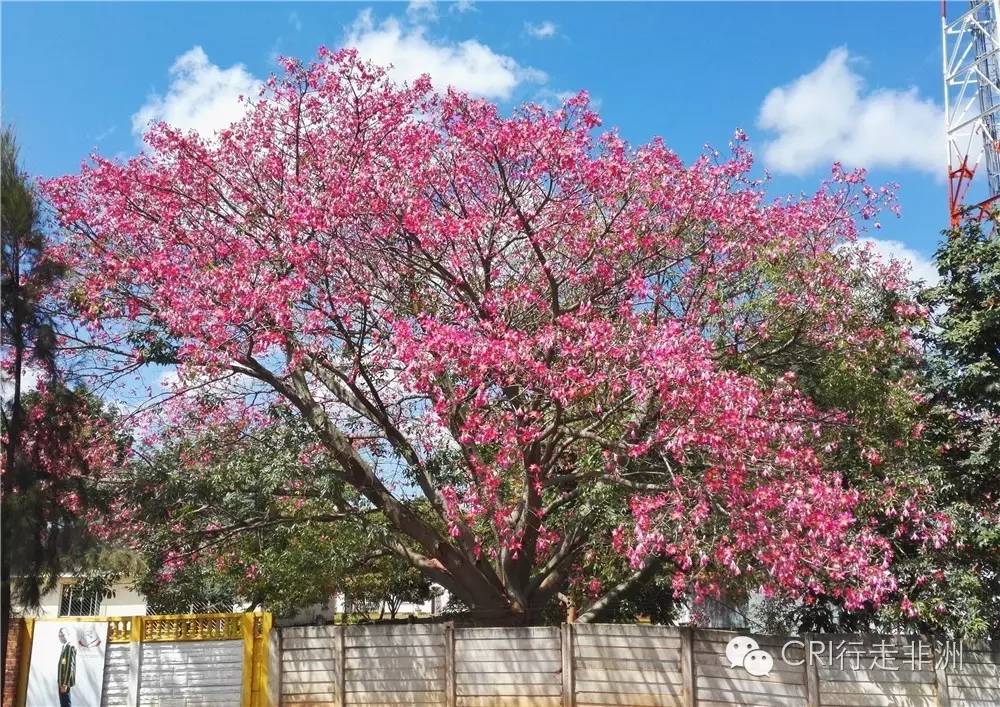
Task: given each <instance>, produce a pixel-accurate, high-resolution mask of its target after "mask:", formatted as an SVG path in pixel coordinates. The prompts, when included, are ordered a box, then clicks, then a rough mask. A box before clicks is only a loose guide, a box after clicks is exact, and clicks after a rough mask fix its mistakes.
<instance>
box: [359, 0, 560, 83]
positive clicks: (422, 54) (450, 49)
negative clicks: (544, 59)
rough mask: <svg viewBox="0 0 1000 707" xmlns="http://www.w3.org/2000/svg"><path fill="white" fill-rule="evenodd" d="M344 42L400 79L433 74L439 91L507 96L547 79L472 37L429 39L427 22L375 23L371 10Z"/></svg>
mask: <svg viewBox="0 0 1000 707" xmlns="http://www.w3.org/2000/svg"><path fill="white" fill-rule="evenodd" d="M344 44H345V45H346V46H349V47H355V48H357V50H358V52H359V53H360V54H361V56H362V57H363V58H365V59H369V60H371V61H373V62H375V63H376V64H381V65H383V66H384V65H387V64H392V69H391V75H392V77H393V78H394V79H396V80H400V81H412V80H413V79H415V78H417V77H418V76H420V75H421V74H425V73H426V74H430V76H431V78H432V79H433V81H434V86H435V88H437V89H439V90H443V89H444V88H445V87H446V86H454V87H455V88H458V89H460V90H462V91H466V92H468V93H471V94H474V95H477V96H482V97H484V98H494V99H497V98H498V99H506V98H509V97H510V95H511V93H512V92H513V90H514V88H516V87H517V86H518V85H519V84H521V83H522V82H525V81H533V82H538V83H542V82H544V81H545V80H546V76H545V74H544V73H543V72H541V71H538V70H537V69H532V68H529V67H523V66H520V65H519V64H518V63H517V62H516V61H515V60H514V59H513V58H511V57H509V56H505V55H502V54H497V53H496V52H494V51H493V50H492V49H490V48H489V47H488V46H486V45H485V44H480V43H479V42H477V41H476V40H474V39H467V40H465V41H462V42H457V43H452V42H447V41H443V40H434V39H430V38H428V37H427V36H426V27H425V26H423V25H420V24H416V25H414V26H411V27H403V26H402V25H401V24H400V22H399V21H398V20H397V19H396V18H394V17H389V18H388V19H386V20H385V21H383V22H381V23H380V24H378V25H376V24H375V22H374V20H373V18H372V13H371V10H364V11H362V12H361V13H360V14H359V15H358V17H357V19H356V20H355V21H354V24H353V25H352V26H351V27H350V29H349V30H348V33H347V38H346V39H345V41H344Z"/></svg>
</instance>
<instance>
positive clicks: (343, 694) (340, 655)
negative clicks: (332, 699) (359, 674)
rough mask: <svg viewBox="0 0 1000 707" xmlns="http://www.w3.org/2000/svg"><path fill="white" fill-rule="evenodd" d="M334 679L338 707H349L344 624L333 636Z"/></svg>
mask: <svg viewBox="0 0 1000 707" xmlns="http://www.w3.org/2000/svg"><path fill="white" fill-rule="evenodd" d="M333 654H334V657H335V661H334V679H335V680H336V683H337V684H336V690H337V694H336V705H337V707H345V706H346V705H347V651H346V650H345V649H344V624H339V625H338V626H337V630H336V632H335V633H334V634H333Z"/></svg>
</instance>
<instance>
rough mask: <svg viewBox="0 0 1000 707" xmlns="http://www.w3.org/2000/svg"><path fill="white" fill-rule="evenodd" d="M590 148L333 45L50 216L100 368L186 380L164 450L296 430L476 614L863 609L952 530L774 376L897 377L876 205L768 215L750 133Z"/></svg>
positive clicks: (522, 113)
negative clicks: (871, 251) (855, 475)
mask: <svg viewBox="0 0 1000 707" xmlns="http://www.w3.org/2000/svg"><path fill="white" fill-rule="evenodd" d="M598 126H599V119H598V117H597V116H596V115H595V113H593V112H592V111H591V109H590V108H589V106H588V101H587V98H586V96H585V95H584V94H581V95H579V96H577V97H576V98H573V99H571V100H569V101H568V102H567V103H566V104H565V105H564V106H563V107H562V108H561V109H558V110H553V111H549V110H545V109H543V108H541V107H538V106H526V107H523V108H521V109H519V110H518V111H516V112H515V113H514V114H513V115H511V116H509V117H505V116H503V115H501V113H500V112H499V110H498V108H497V107H496V106H495V105H493V104H491V103H489V102H486V101H482V100H476V99H472V98H470V97H467V96H465V95H463V94H461V93H457V92H448V93H446V94H438V93H435V92H434V91H433V90H432V89H431V86H430V82H429V80H428V79H426V78H423V79H420V80H417V81H415V82H414V83H413V84H412V85H403V86H400V85H396V84H393V83H392V82H390V81H389V80H388V79H387V78H386V74H385V72H384V71H383V70H382V69H380V68H378V67H376V66H372V65H370V64H366V63H363V62H361V61H359V60H358V58H357V57H356V55H355V54H354V53H353V52H351V51H341V52H338V53H330V52H326V51H325V50H321V52H320V55H319V58H318V60H317V61H316V62H315V63H312V64H309V65H305V64H300V63H298V62H296V61H291V60H289V61H288V62H287V63H286V73H285V75H284V77H283V78H280V79H272V80H271V82H270V83H269V85H268V86H267V87H266V88H265V90H264V92H263V94H262V96H261V97H260V99H259V100H258V101H256V102H255V103H252V104H251V105H249V106H248V111H247V113H246V115H245V117H244V118H243V119H241V120H240V121H239V122H237V123H235V124H233V125H232V126H231V127H230V128H228V129H226V130H223V131H221V132H220V133H218V134H217V135H215V136H212V137H211V138H206V137H203V136H198V135H196V134H193V133H191V134H184V133H182V132H179V131H177V130H175V129H172V128H170V127H169V126H167V125H162V124H161V125H156V126H153V127H152V128H151V129H150V131H149V132H148V133H147V137H146V141H147V143H148V147H147V149H146V151H145V152H144V153H143V154H141V155H139V156H137V157H134V158H132V159H130V160H128V161H125V162H116V161H112V160H107V159H103V158H100V157H95V158H94V161H93V162H92V163H91V164H88V165H85V166H84V167H83V168H82V170H81V172H80V173H79V174H78V175H73V176H67V177H63V178H59V179H55V180H52V181H51V182H48V183H47V184H46V187H45V188H46V192H47V195H48V196H49V198H50V199H51V200H52V202H53V204H54V205H55V207H56V209H57V211H58V213H59V218H60V220H61V223H62V225H63V227H64V229H65V232H66V240H65V243H64V250H63V252H64V255H65V258H66V260H67V262H68V263H69V265H71V266H72V268H73V269H74V271H75V273H76V280H75V281H74V290H73V292H72V298H73V301H74V302H75V303H76V304H77V306H79V307H80V309H81V311H82V312H84V314H85V315H86V316H87V317H88V319H89V322H90V327H91V336H92V337H93V341H95V342H99V344H100V346H102V347H103V348H104V349H105V350H106V351H108V352H112V353H116V354H120V355H122V356H123V357H125V359H127V361H128V362H129V364H130V365H136V364H139V363H145V362H156V363H171V364H178V365H179V366H180V367H181V368H180V370H181V374H180V379H181V381H182V382H183V383H182V386H181V387H182V388H185V390H184V391H183V392H179V393H178V395H177V396H175V398H174V400H173V402H172V405H171V406H169V408H168V409H167V410H166V412H165V414H166V415H167V421H168V423H169V422H171V421H172V422H175V423H176V422H180V421H183V422H184V424H185V425H196V424H205V425H209V426H211V425H228V426H233V425H235V426H236V427H238V428H242V429H253V428H254V427H255V426H258V425H265V424H268V415H267V414H266V410H268V409H275V408H281V409H282V410H283V411H284V412H286V413H287V412H288V411H291V412H292V413H294V414H295V415H297V416H298V417H299V418H300V419H301V420H302V421H303V422H304V423H305V424H306V425H307V426H308V429H309V430H310V434H311V436H312V442H311V443H310V444H309V445H306V446H304V447H303V449H302V459H303V460H304V461H306V462H308V460H309V459H310V458H313V457H316V458H319V457H322V458H323V459H325V460H332V463H331V464H330V465H329V467H327V468H328V469H329V474H331V475H334V476H335V477H336V478H337V479H339V480H341V481H342V482H344V484H346V485H347V486H348V487H350V488H351V489H352V490H353V495H352V496H350V497H349V498H350V499H352V500H343V499H342V500H341V501H340V502H339V503H340V506H339V509H338V510H339V512H342V513H345V514H351V513H355V514H371V513H375V514H377V515H378V516H379V518H380V521H379V522H384V523H385V524H386V525H387V526H388V527H389V528H390V530H391V532H390V534H389V536H388V538H387V539H386V544H387V546H388V547H389V548H390V549H391V550H392V551H393V552H395V553H396V554H398V555H399V556H400V557H403V558H405V559H406V560H407V561H409V562H410V563H412V564H413V566H415V567H417V568H419V569H420V570H421V571H422V572H423V573H424V574H425V575H426V576H427V577H429V578H431V579H433V580H434V581H437V582H439V583H441V584H442V585H444V586H445V587H446V588H447V589H449V590H450V591H451V592H452V593H453V594H454V595H455V596H456V597H458V598H459V599H460V600H462V601H463V602H464V603H465V604H466V605H468V606H469V607H471V608H474V609H476V610H478V611H479V612H481V614H482V615H483V616H491V617H495V618H497V619H503V618H506V619H516V617H518V616H526V617H528V618H529V619H530V617H531V616H532V615H534V614H535V613H537V612H539V611H540V610H541V609H543V608H544V607H546V606H548V605H550V604H551V603H552V602H553V601H554V599H555V597H556V596H557V595H558V594H559V593H561V592H564V591H566V590H567V588H569V587H584V588H585V590H586V591H585V594H586V596H587V597H588V601H590V602H592V603H591V605H590V606H589V607H581V608H583V609H584V611H583V617H584V618H585V619H586V618H593V617H595V616H598V615H599V613H600V611H601V609H602V608H604V607H606V606H608V605H609V603H611V602H613V601H614V600H615V598H616V597H617V596H619V595H621V593H623V592H625V591H627V590H628V589H629V587H631V586H633V585H634V584H635V583H637V582H641V581H643V580H644V579H646V578H648V577H649V576H650V575H651V574H652V573H654V572H666V573H668V575H669V576H670V577H672V582H673V586H674V588H675V589H676V591H677V592H678V593H682V592H688V591H694V592H695V593H698V594H701V595H704V594H706V593H717V592H718V591H720V590H721V588H722V587H724V586H725V585H726V583H727V580H730V579H732V578H734V577H740V578H741V581H744V582H748V583H751V584H753V585H755V586H760V587H763V588H764V590H765V591H766V592H781V593H787V594H789V595H791V596H796V597H804V598H807V599H808V598H809V597H817V596H828V597H835V598H837V599H838V600H839V601H841V602H842V603H843V605H844V606H845V607H847V608H848V609H851V608H859V607H862V606H874V605H877V604H878V603H879V602H881V601H883V600H884V599H885V598H886V596H888V595H889V594H890V593H892V592H893V591H894V590H895V580H894V578H893V574H892V571H891V561H892V547H891V542H890V538H891V537H892V536H893V533H899V532H907V533H913V534H915V535H919V536H920V537H933V538H935V541H937V542H941V541H942V540H941V537H942V533H943V531H942V529H941V528H940V527H939V526H938V525H935V523H934V522H933V519H931V518H928V517H924V516H923V515H922V514H921V513H919V512H916V511H914V512H912V513H911V512H907V513H905V514H901V513H897V512H896V511H895V510H893V509H896V508H898V507H899V506H900V505H902V504H904V503H906V502H907V498H905V493H902V492H901V493H900V495H899V496H898V498H897V500H896V501H892V502H886V501H885V497H883V496H882V495H878V494H873V493H872V489H873V488H875V489H877V490H878V493H879V494H883V493H885V491H886V487H887V484H888V483H889V482H888V480H887V479H886V478H884V477H883V476H882V475H881V472H880V471H879V469H880V466H879V460H878V456H879V455H878V452H877V451H876V450H874V449H869V450H867V451H866V452H865V454H866V455H867V457H866V458H865V460H864V464H863V466H864V468H865V469H867V470H868V476H867V477H864V478H861V479H847V478H846V477H845V476H844V475H843V473H842V472H843V469H841V468H839V467H838V466H837V460H838V458H839V457H838V454H839V453H840V452H842V451H843V450H844V449H845V446H844V445H845V444H848V443H849V439H851V434H852V432H851V431H852V429H854V426H855V422H856V420H855V416H854V415H852V411H851V410H842V409H833V408H831V407H829V406H824V405H819V404H817V402H816V401H815V400H813V399H812V398H811V396H810V394H809V391H807V390H804V389H803V388H802V387H800V385H799V382H798V378H797V374H796V372H795V370H794V366H792V365H791V364H790V363H789V362H790V361H796V360H800V361H801V360H811V358H810V357H822V356H827V357H829V356H836V357H838V359H840V360H844V361H848V362H850V361H861V362H865V363H863V365H867V362H870V361H872V360H873V359H877V358H879V357H886V356H893V355H905V352H906V350H907V347H908V345H909V344H908V342H907V339H906V337H905V336H904V333H903V332H904V328H903V327H902V326H901V324H900V322H901V321H903V320H905V319H906V318H907V317H911V316H915V315H916V310H915V309H914V308H913V307H912V306H911V305H909V304H908V303H907V302H906V300H905V298H904V297H903V294H902V288H903V283H904V279H903V278H902V277H901V276H900V274H899V272H898V271H897V270H896V269H894V268H885V267H882V266H879V265H877V264H876V263H875V262H873V260H872V259H871V258H870V257H869V256H868V255H867V254H866V253H865V252H864V251H863V250H860V249H858V248H854V247H851V246H850V243H851V242H852V241H854V240H855V239H856V231H857V228H858V223H859V222H860V221H861V220H864V219H872V218H873V217H874V216H875V214H876V212H877V211H878V210H879V209H880V208H882V207H884V206H891V202H892V194H891V192H890V191H889V190H887V189H884V188H883V189H873V188H871V187H869V186H867V185H866V184H865V183H864V180H863V175H861V174H860V173H844V172H842V171H840V170H839V169H835V171H834V177H833V179H832V180H831V181H830V182H829V183H827V184H824V185H823V186H822V187H821V188H820V189H819V191H817V192H816V193H815V194H814V195H812V196H809V197H802V198H797V199H788V200H783V201H773V202H772V201H768V200H767V199H766V197H765V195H764V191H763V184H762V182H761V181H759V180H755V179H754V178H752V177H751V176H750V175H751V169H752V157H751V155H750V153H749V151H748V150H747V149H746V148H745V147H744V146H743V139H744V138H743V137H742V135H738V136H737V140H736V142H735V143H734V145H733V149H732V154H731V156H730V157H729V158H727V159H722V158H720V157H719V156H718V155H715V154H706V155H704V156H703V157H701V158H699V159H697V160H696V161H695V162H694V163H693V164H690V165H685V164H684V162H682V160H681V159H680V158H679V157H678V156H677V155H676V154H674V153H673V152H671V151H670V150H669V149H667V148H666V147H665V146H664V145H663V144H662V143H661V142H659V141H653V142H651V143H649V144H647V145H643V146H641V147H638V148H632V147H630V146H628V145H626V143H625V142H624V141H623V140H622V139H621V138H619V137H618V136H617V135H616V134H615V133H614V132H605V133H601V134H598V133H597V127H598ZM845 246H846V247H845ZM887 302H888V303H889V304H888V305H885V303H887ZM893 303H894V304H893ZM883 305H885V306H883ZM893 306H895V309H893ZM886 307H888V309H886ZM887 312H888V315H887ZM192 413H194V414H192ZM168 426H169V425H168ZM151 443H153V444H155V440H152V441H151ZM190 463H191V465H192V468H193V467H195V466H197V464H198V460H197V459H196V458H194V459H191V460H190ZM294 483H295V480H294V479H290V480H289V484H294ZM345 498H348V497H346V496H345ZM887 511H888V512H887ZM609 553H610V554H611V555H613V556H614V557H616V558H617V559H618V561H620V562H621V563H622V565H623V567H624V566H626V565H627V567H628V569H627V571H626V573H625V576H624V579H623V581H621V582H620V583H617V584H616V585H615V586H613V587H607V586H601V583H600V582H598V581H591V580H593V577H592V576H591V575H590V574H589V573H588V572H589V567H588V565H589V563H591V562H592V561H594V560H595V558H597V557H598V556H602V557H605V556H607V555H608V554H609Z"/></svg>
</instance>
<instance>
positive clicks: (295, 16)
mask: <svg viewBox="0 0 1000 707" xmlns="http://www.w3.org/2000/svg"><path fill="white" fill-rule="evenodd" d="M288 24H290V25H291V26H292V29H294V30H295V31H296V32H301V31H302V18H301V17H299V13H297V12H295V10H292V12H291V14H289V15H288Z"/></svg>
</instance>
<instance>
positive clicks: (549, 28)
mask: <svg viewBox="0 0 1000 707" xmlns="http://www.w3.org/2000/svg"><path fill="white" fill-rule="evenodd" d="M556 30H557V28H556V25H555V23H554V22H549V21H548V20H546V21H545V22H539V23H538V24H535V23H532V22H525V23H524V31H525V32H527V33H528V34H529V35H531V36H532V37H534V38H535V39H551V38H552V37H555V36H556Z"/></svg>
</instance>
